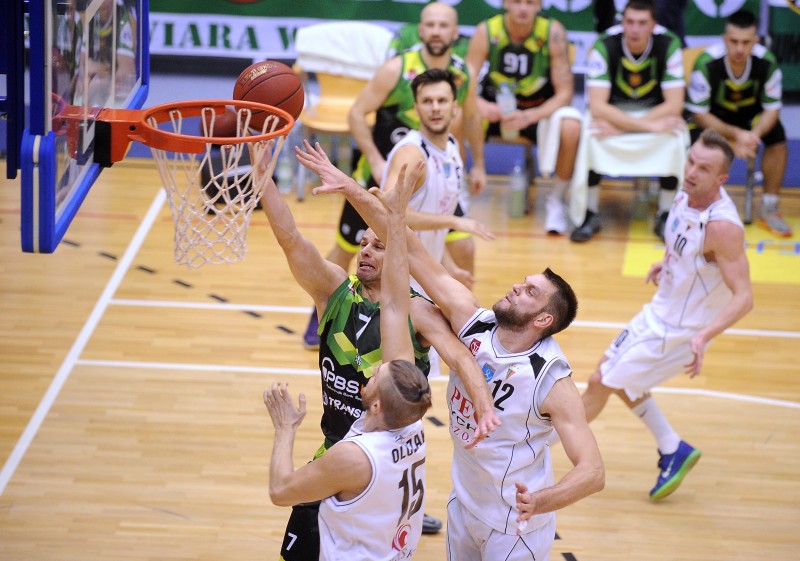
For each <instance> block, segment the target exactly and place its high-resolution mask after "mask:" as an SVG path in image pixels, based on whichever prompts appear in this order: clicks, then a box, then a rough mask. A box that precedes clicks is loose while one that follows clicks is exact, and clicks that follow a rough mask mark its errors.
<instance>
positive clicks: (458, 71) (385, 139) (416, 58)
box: [353, 50, 470, 187]
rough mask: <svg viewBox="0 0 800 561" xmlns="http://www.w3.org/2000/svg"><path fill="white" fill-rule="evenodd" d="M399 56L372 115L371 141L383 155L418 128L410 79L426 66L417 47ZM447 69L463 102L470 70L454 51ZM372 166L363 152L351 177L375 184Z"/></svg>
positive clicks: (364, 184)
mask: <svg viewBox="0 0 800 561" xmlns="http://www.w3.org/2000/svg"><path fill="white" fill-rule="evenodd" d="M398 56H400V57H401V69H400V77H399V78H398V80H397V83H396V84H395V86H394V88H393V89H392V91H391V92H390V93H389V95H388V96H387V97H386V100H385V101H384V102H383V105H381V107H380V108H379V109H378V111H377V113H376V115H375V126H374V127H373V128H372V141H373V142H374V143H375V146H376V147H377V148H378V150H379V151H380V153H381V155H382V156H383V157H384V158H386V156H387V155H388V154H389V152H391V151H392V148H394V145H395V144H397V143H398V142H399V141H400V139H401V138H403V137H404V136H405V135H406V133H407V132H408V131H410V130H417V129H419V115H417V110H416V109H414V93H413V92H412V91H411V82H412V80H414V78H416V77H417V76H418V75H419V74H422V73H423V72H425V71H426V70H428V66H427V65H426V64H425V61H424V60H423V59H422V54H421V52H420V51H419V50H412V51H406V52H404V53H401V54H400V55H398ZM447 69H448V70H449V71H450V72H452V73H453V76H454V77H455V82H456V101H458V103H459V105H462V106H463V105H464V100H465V99H466V97H467V92H468V91H469V81H470V74H469V70H468V69H467V63H466V62H465V61H464V59H463V58H461V57H460V56H457V55H455V54H451V55H450V64H449V65H448V67H447ZM371 176H372V169H371V168H370V165H369V162H368V161H367V158H366V157H365V156H363V155H362V156H361V157H360V158H359V160H358V163H357V164H356V169H355V171H354V172H353V178H354V179H355V180H356V181H358V182H359V183H360V184H361V185H363V186H364V187H371V186H374V185H377V180H378V179H380V178H372V177H371Z"/></svg>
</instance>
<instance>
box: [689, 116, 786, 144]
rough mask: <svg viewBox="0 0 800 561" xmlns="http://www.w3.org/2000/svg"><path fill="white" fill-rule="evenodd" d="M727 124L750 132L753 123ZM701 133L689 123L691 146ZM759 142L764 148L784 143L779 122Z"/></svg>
mask: <svg viewBox="0 0 800 561" xmlns="http://www.w3.org/2000/svg"><path fill="white" fill-rule="evenodd" d="M728 124H730V125H733V126H735V127H739V128H740V129H745V130H748V131H749V130H752V128H753V121H738V122H733V123H728ZM702 132H703V129H701V128H700V127H699V126H698V125H697V124H696V123H695V122H694V121H692V122H690V124H689V136H690V137H691V139H692V144H694V142H695V141H697V139H698V138H700V134H701V133H702ZM761 141H762V142H763V143H764V146H772V145H773V144H781V143H782V142H786V130H785V129H784V128H783V124H782V123H781V122H780V121H778V122H776V123H775V126H774V127H772V129H771V130H770V131H769V132H768V133H767V134H766V135H764V137H763V138H762V139H761Z"/></svg>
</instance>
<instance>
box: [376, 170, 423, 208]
mask: <svg viewBox="0 0 800 561" xmlns="http://www.w3.org/2000/svg"><path fill="white" fill-rule="evenodd" d="M424 169H425V161H424V160H422V159H420V160H417V163H416V165H414V166H413V168H411V169H409V165H408V164H403V167H402V168H400V173H399V175H398V176H397V183H395V186H394V187H393V188H392V189H388V190H383V189H379V188H378V187H373V188H371V189H370V190H369V192H370V193H372V194H373V195H375V196H376V197H377V198H378V200H379V201H380V202H381V204H382V205H383V208H385V209H386V212H387V213H389V215H392V216H397V215H405V213H406V208H408V201H410V200H411V196H412V195H413V194H414V186H415V185H416V184H417V181H418V180H419V177H420V174H421V173H422V170H424Z"/></svg>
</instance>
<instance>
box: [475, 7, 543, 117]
mask: <svg viewBox="0 0 800 561" xmlns="http://www.w3.org/2000/svg"><path fill="white" fill-rule="evenodd" d="M551 25H552V20H550V19H549V18H546V17H544V16H536V19H535V20H534V22H533V31H532V32H531V34H530V36H529V37H528V38H527V39H525V41H523V42H522V43H514V42H512V41H511V38H510V37H509V35H508V31H507V30H506V24H505V18H504V17H503V14H498V15H496V16H493V17H491V18H489V19H488V20H486V32H487V34H488V42H489V54H488V57H487V60H488V62H489V71H488V73H487V74H486V77H485V78H484V79H483V81H482V82H481V97H483V98H484V99H487V100H489V101H495V100H496V99H497V92H498V91H499V90H500V85H501V84H504V83H505V84H508V85H509V86H510V87H511V90H512V91H513V92H514V93H515V94H516V96H517V107H519V108H520V109H529V108H531V107H538V106H539V105H541V104H542V103H544V102H545V101H546V100H548V99H550V98H551V97H553V96H554V95H555V90H554V89H553V83H552V81H551V79H550V26H551Z"/></svg>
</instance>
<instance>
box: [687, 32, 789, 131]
mask: <svg viewBox="0 0 800 561" xmlns="http://www.w3.org/2000/svg"><path fill="white" fill-rule="evenodd" d="M726 54H727V52H726V48H725V44H724V43H718V44H716V45H712V46H711V47H709V48H708V49H706V50H705V52H703V54H701V55H700V56H699V57H698V59H697V62H696V63H695V65H694V70H693V71H692V76H691V79H690V80H689V88H688V94H687V101H686V108H687V109H688V110H689V111H691V112H692V113H708V112H710V113H711V114H712V115H714V116H715V117H717V118H719V119H720V120H722V121H724V122H726V123H729V124H733V125H737V126H743V125H745V124H746V123H749V122H750V121H752V120H753V118H755V117H756V116H757V115H759V114H760V113H762V112H763V111H764V110H765V109H767V110H773V109H780V108H781V105H782V104H781V95H782V84H781V78H782V75H781V70H780V68H778V61H777V59H776V58H775V55H773V54H772V53H771V52H770V51H768V50H767V49H766V47H764V46H763V45H756V46H755V47H753V52H752V53H751V54H750V58H749V59H748V60H747V64H746V65H745V69H744V72H743V73H742V75H741V76H735V75H734V74H733V72H732V71H731V69H730V66H729V65H728V63H727V62H726V58H725V57H726ZM748 128H749V127H748Z"/></svg>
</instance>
